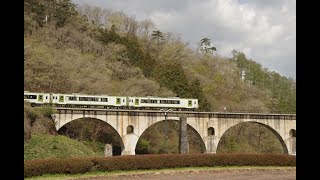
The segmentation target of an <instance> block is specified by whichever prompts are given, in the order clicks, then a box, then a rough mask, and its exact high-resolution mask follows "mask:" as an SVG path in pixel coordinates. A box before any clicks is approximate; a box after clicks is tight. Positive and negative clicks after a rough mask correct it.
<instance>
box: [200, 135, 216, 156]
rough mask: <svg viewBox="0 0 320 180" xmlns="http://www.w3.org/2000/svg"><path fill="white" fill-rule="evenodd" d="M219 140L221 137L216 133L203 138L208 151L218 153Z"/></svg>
mask: <svg viewBox="0 0 320 180" xmlns="http://www.w3.org/2000/svg"><path fill="white" fill-rule="evenodd" d="M219 140H220V139H219V138H218V137H216V136H214V135H210V136H207V137H205V138H203V142H204V144H205V145H206V153H216V152H217V146H218V143H219Z"/></svg>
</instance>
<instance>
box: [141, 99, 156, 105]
mask: <svg viewBox="0 0 320 180" xmlns="http://www.w3.org/2000/svg"><path fill="white" fill-rule="evenodd" d="M141 103H152V104H156V103H158V100H154V99H141Z"/></svg>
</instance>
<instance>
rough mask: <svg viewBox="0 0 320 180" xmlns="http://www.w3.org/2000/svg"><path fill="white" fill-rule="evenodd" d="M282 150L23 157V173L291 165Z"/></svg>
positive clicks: (294, 158)
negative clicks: (233, 152)
mask: <svg viewBox="0 0 320 180" xmlns="http://www.w3.org/2000/svg"><path fill="white" fill-rule="evenodd" d="M295 165H296V157H295V156H290V155H284V154H190V155H179V154H164V155H136V156H115V157H100V158H99V157H91V158H69V159H47V160H30V161H25V166H24V176H25V177H31V176H40V175H43V174H78V173H85V172H88V171H117V170H137V169H162V168H175V167H201V166H209V167H213V166H295Z"/></svg>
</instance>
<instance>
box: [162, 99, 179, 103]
mask: <svg viewBox="0 0 320 180" xmlns="http://www.w3.org/2000/svg"><path fill="white" fill-rule="evenodd" d="M160 104H180V100H160Z"/></svg>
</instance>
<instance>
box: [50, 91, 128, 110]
mask: <svg viewBox="0 0 320 180" xmlns="http://www.w3.org/2000/svg"><path fill="white" fill-rule="evenodd" d="M52 97H53V103H54V104H56V106H60V107H80V108H112V107H117V108H119V107H126V106H127V98H126V97H125V96H108V95H85V94H52Z"/></svg>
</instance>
